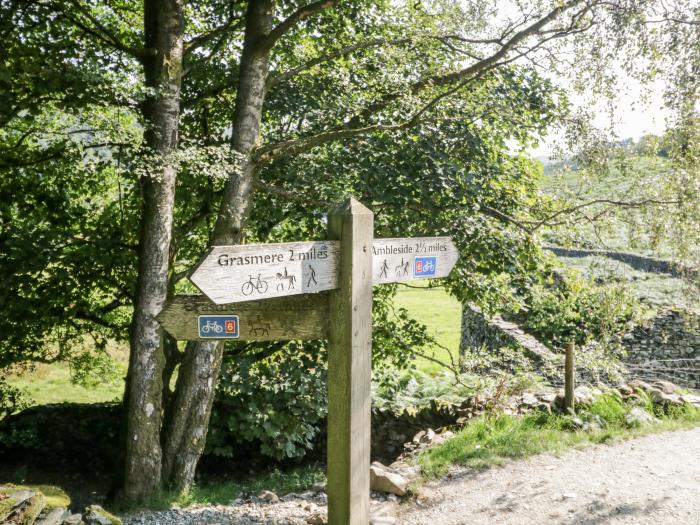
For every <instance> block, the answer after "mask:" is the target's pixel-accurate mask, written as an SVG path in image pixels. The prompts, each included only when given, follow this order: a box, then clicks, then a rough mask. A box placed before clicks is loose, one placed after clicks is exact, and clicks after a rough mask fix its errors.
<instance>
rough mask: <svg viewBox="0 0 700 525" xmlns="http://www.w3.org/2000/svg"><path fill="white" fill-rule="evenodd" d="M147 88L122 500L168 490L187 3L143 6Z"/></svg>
mask: <svg viewBox="0 0 700 525" xmlns="http://www.w3.org/2000/svg"><path fill="white" fill-rule="evenodd" d="M144 29H145V47H146V50H147V51H148V52H149V54H148V55H147V58H145V59H144V74H145V81H146V85H147V86H148V87H150V88H153V90H152V93H151V94H150V96H149V98H148V99H147V100H146V102H145V104H144V106H143V115H144V118H145V122H146V125H147V129H146V132H145V142H146V145H147V146H148V147H149V149H150V150H151V151H152V152H154V153H156V154H157V155H158V156H159V159H158V161H157V162H156V163H154V164H156V165H158V166H159V167H157V168H156V167H154V168H152V169H149V174H148V175H147V176H144V177H143V178H142V179H141V181H140V183H141V189H142V197H143V205H142V223H141V239H140V247H139V248H140V249H139V275H138V280H137V287H136V299H135V305H134V316H133V319H132V325H131V354H130V359H129V374H128V376H129V380H128V382H127V392H126V393H125V403H126V447H125V472H124V488H123V497H124V498H125V499H126V500H127V501H141V500H144V499H146V498H149V497H151V496H153V495H154V494H156V493H157V492H158V491H159V490H160V487H161V458H162V451H161V438H160V436H161V426H162V408H163V407H162V395H163V376H162V374H163V368H164V366H165V354H164V352H163V334H162V331H161V328H160V326H159V324H158V322H157V321H156V320H155V316H156V315H157V314H158V313H159V312H160V310H161V309H162V307H163V305H164V303H165V300H166V298H167V295H168V277H169V271H170V264H169V261H170V243H171V237H172V223H173V205H174V200H175V180H176V167H175V166H173V165H172V164H171V162H170V160H169V159H168V156H169V155H170V154H171V153H172V152H173V151H174V150H175V149H176V148H177V141H178V123H179V115H180V85H181V77H182V58H183V32H184V23H183V0H147V1H146V2H145V4H144Z"/></svg>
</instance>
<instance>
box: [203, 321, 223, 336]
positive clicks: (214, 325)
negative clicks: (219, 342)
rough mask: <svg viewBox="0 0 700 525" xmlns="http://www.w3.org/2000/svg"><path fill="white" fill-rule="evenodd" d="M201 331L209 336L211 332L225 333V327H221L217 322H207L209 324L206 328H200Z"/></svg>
mask: <svg viewBox="0 0 700 525" xmlns="http://www.w3.org/2000/svg"><path fill="white" fill-rule="evenodd" d="M200 331H201V332H202V333H203V334H208V333H209V332H214V333H217V334H220V333H221V332H223V331H224V327H223V326H221V325H220V324H219V323H217V322H216V321H207V324H205V325H204V326H202V327H201V328H200Z"/></svg>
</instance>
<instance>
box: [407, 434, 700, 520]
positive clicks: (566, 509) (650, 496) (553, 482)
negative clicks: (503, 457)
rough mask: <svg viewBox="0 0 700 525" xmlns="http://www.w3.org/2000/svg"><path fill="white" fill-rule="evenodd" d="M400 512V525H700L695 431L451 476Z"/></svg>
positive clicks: (699, 448)
mask: <svg viewBox="0 0 700 525" xmlns="http://www.w3.org/2000/svg"><path fill="white" fill-rule="evenodd" d="M448 477H451V479H448V480H439V481H435V482H431V483H429V484H427V485H426V486H424V487H423V490H422V494H421V496H420V497H419V498H418V504H415V503H413V504H407V505H401V508H400V510H399V512H398V513H397V514H396V516H397V517H398V520H397V522H398V523H402V524H405V525H410V524H416V525H418V524H420V525H425V524H427V523H435V524H438V523H439V524H440V525H457V524H465V525H466V524H489V525H495V524H508V525H521V524H537V525H541V524H544V523H548V524H567V525H571V524H576V525H584V524H586V525H599V524H625V525H631V524H654V525H659V524H669V525H671V524H673V525H679V524H693V525H700V428H696V429H693V430H689V431H682V432H673V433H665V434H656V435H652V436H647V437H643V438H640V439H636V440H633V441H626V442H624V443H620V444H616V445H612V446H604V445H603V446H596V447H593V448H587V449H583V450H576V451H571V452H567V453H566V454H563V455H562V456H561V457H560V458H556V457H553V456H549V455H541V456H535V457H533V458H531V459H529V460H525V461H517V462H511V463H509V464H507V465H505V466H503V467H501V468H494V469H490V470H486V471H481V472H474V471H471V470H465V469H462V470H455V471H454V472H452V473H451V476H448Z"/></svg>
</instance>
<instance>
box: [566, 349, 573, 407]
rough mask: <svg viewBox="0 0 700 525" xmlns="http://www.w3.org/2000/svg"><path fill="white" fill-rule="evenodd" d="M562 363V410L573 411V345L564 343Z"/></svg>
mask: <svg viewBox="0 0 700 525" xmlns="http://www.w3.org/2000/svg"><path fill="white" fill-rule="evenodd" d="M565 350H566V361H565V363H564V408H565V409H566V410H574V388H575V384H574V343H572V342H571V343H566V346H565Z"/></svg>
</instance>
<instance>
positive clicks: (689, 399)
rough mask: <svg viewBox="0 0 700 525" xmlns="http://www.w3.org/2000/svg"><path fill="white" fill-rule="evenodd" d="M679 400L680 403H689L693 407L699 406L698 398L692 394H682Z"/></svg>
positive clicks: (699, 398)
mask: <svg viewBox="0 0 700 525" xmlns="http://www.w3.org/2000/svg"><path fill="white" fill-rule="evenodd" d="M680 399H681V401H683V403H689V404H691V405H695V406H698V405H700V396H694V395H692V394H683V395H681V397H680Z"/></svg>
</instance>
